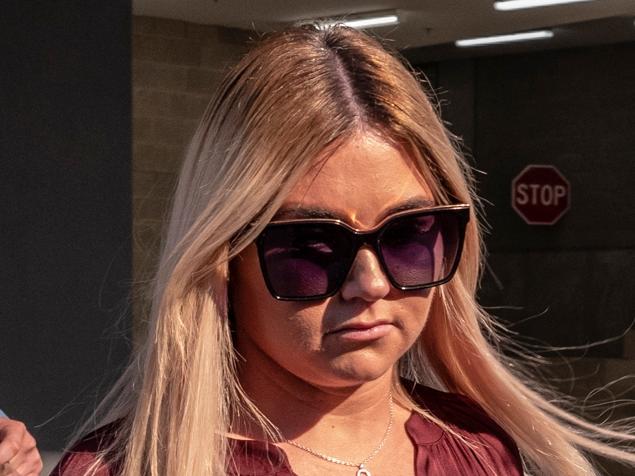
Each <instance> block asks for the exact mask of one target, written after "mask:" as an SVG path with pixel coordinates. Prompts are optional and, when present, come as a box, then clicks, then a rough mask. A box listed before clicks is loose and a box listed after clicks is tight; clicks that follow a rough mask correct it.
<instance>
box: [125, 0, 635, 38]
mask: <svg viewBox="0 0 635 476" xmlns="http://www.w3.org/2000/svg"><path fill="white" fill-rule="evenodd" d="M492 4H493V0H392V1H391V0H374V1H373V0H320V1H310V0H133V12H134V14H135V15H145V16H153V17H161V18H172V19H179V20H185V21H189V22H194V23H203V24H210V25H222V26H228V27H237V28H243V29H250V30H256V31H259V32H263V31H269V30H274V29H280V28H282V27H284V26H285V25H288V24H291V23H294V22H297V21H299V20H304V19H311V18H322V17H341V16H345V15H351V14H356V13H365V12H373V11H382V10H396V11H397V13H398V15H399V17H400V24H399V25H397V26H391V27H383V28H376V29H374V30H373V31H374V32H376V33H377V34H378V35H379V36H381V37H384V38H387V39H390V40H392V41H394V46H395V47H397V48H399V49H405V48H417V47H424V46H430V45H441V44H446V43H451V42H453V41H454V40H457V39H461V38H469V37H475V36H486V35H493V34H500V33H511V32H517V31H525V30H532V29H536V28H542V27H553V26H560V25H561V26H565V25H570V24H577V23H581V24H586V25H587V28H586V33H585V34H586V38H587V42H588V40H589V34H591V36H593V35H592V30H593V29H594V28H589V27H588V25H593V23H589V22H591V21H593V20H600V19H607V18H611V17H620V18H621V21H622V23H624V22H625V21H628V25H629V33H631V31H630V27H632V36H631V39H633V40H635V25H633V22H632V19H635V0H596V1H590V2H583V3H578V4H568V5H567V4H565V5H559V6H550V7H543V8H534V9H528V10H518V11H514V12H499V11H495V10H494V8H493V6H492ZM598 25H600V26H598V28H597V29H598V30H603V31H598V35H599V36H601V37H602V38H604V41H606V37H607V31H605V30H604V29H603V28H602V27H601V25H606V22H604V23H598ZM589 30H591V33H589ZM611 30H612V29H611V28H610V27H609V31H608V33H610V31H611ZM556 33H557V32H556ZM622 36H623V32H622ZM620 41H623V40H620Z"/></svg>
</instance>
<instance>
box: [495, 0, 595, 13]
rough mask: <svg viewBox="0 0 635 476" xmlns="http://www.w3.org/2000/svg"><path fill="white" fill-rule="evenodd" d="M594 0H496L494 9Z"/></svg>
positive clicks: (505, 9) (589, 0)
mask: <svg viewBox="0 0 635 476" xmlns="http://www.w3.org/2000/svg"><path fill="white" fill-rule="evenodd" d="M591 1H593V0H504V1H500V2H494V9H495V10H500V11H504V12H506V11H510V10H522V9H524V8H536V7H549V6H551V5H561V4H565V3H578V2H591Z"/></svg>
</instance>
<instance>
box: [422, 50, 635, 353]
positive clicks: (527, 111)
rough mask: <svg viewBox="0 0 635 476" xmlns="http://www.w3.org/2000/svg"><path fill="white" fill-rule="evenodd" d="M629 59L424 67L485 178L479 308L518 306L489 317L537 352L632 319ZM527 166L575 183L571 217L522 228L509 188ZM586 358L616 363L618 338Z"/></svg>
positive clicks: (602, 55) (546, 57) (586, 53)
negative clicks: (534, 343)
mask: <svg viewBox="0 0 635 476" xmlns="http://www.w3.org/2000/svg"><path fill="white" fill-rule="evenodd" d="M634 54H635V44H634V43H623V44H616V45H606V46H599V47H594V48H583V49H582V48H581V49H570V50H559V51H549V52H541V53H532V54H525V55H515V56H500V57H494V58H483V59H471V60H458V61H449V62H445V63H444V62H440V63H434V64H428V65H422V70H423V71H424V72H426V73H427V74H428V76H429V78H430V80H431V81H432V82H433V84H434V86H435V88H436V90H437V95H438V98H439V100H440V101H441V103H442V105H443V116H444V119H445V120H447V121H448V122H449V123H450V129H451V130H452V131H453V132H455V133H456V134H458V135H459V136H462V137H463V139H464V141H465V144H466V151H467V154H468V156H471V157H472V163H473V165H474V166H475V167H476V169H478V170H479V171H481V172H482V173H481V172H479V173H477V177H478V181H479V187H478V188H479V193H480V194H481V195H482V196H483V197H484V199H485V204H486V205H485V212H486V218H487V221H488V222H489V224H490V226H491V231H490V232H489V233H488V235H487V237H486V242H487V245H488V249H489V251H490V257H489V260H488V261H489V269H488V272H487V273H486V275H485V280H484V286H483V290H482V292H481V297H482V300H483V302H484V303H485V304H486V305H490V306H513V307H520V309H513V310H504V309H503V310H498V311H496V314H498V315H500V316H501V317H503V318H504V319H508V320H509V321H510V322H512V323H514V329H515V330H518V331H519V332H521V333H522V334H524V335H527V336H530V337H532V338H535V339H539V340H540V341H542V342H544V343H549V344H552V345H559V346H575V345H584V344H587V343H589V342H592V341H599V340H603V339H608V338H610V337H614V336H618V335H619V334H620V333H622V332H624V331H625V330H626V329H627V328H628V326H629V324H630V323H631V322H632V320H633V319H635V314H634V311H635V296H634V295H633V293H632V292H631V289H633V287H634V285H635V276H633V274H632V273H630V272H629V270H630V269H632V268H633V266H634V265H635V251H634V248H635V213H633V212H632V210H630V203H632V202H633V199H635V189H634V188H633V187H632V182H633V180H634V179H635V166H633V163H632V158H633V157H632V154H633V152H632V151H633V150H634V148H635V136H634V135H633V133H632V125H633V124H635V88H633V84H635V63H634V62H633V61H632V58H633V57H634ZM532 163H538V164H552V165H555V166H557V167H558V169H559V170H560V171H561V172H562V173H563V174H564V175H565V176H566V177H567V178H568V180H569V181H570V183H571V190H572V192H571V194H572V205H571V209H570V210H569V212H568V213H567V214H566V215H565V216H564V217H563V218H562V219H561V220H560V221H559V222H558V223H557V224H555V225H554V226H531V225H527V224H526V223H525V222H524V221H523V220H522V219H521V218H520V217H519V216H518V215H517V214H516V212H515V211H514V210H513V209H512V207H511V182H512V180H513V178H514V177H515V176H516V175H517V174H518V173H519V172H520V171H521V170H522V169H523V168H524V167H525V166H526V165H528V164H532ZM543 312H544V314H543ZM538 314H542V315H541V316H539V317H535V318H533V319H528V318H530V317H531V316H535V315H538ZM520 321H524V322H522V323H521V322H520ZM578 353H580V352H578ZM588 355H592V356H597V357H614V358H615V357H617V358H619V357H622V356H623V355H624V349H623V340H622V339H617V340H616V341H614V342H611V343H607V344H605V345H601V346H598V347H593V348H591V349H589V350H588Z"/></svg>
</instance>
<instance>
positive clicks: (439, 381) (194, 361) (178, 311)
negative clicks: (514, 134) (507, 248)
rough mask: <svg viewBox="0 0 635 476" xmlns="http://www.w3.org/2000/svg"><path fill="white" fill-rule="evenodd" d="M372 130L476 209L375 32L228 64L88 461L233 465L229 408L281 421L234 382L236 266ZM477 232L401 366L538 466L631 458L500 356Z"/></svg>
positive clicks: (297, 36) (190, 469) (437, 126)
mask: <svg viewBox="0 0 635 476" xmlns="http://www.w3.org/2000/svg"><path fill="white" fill-rule="evenodd" d="M363 129H368V130H372V131H374V132H377V133H379V134H381V135H382V137H384V138H385V139H386V140H388V141H392V142H394V143H395V144H399V145H400V146H403V147H406V148H407V150H408V151H409V152H410V154H411V155H412V157H413V158H414V159H415V161H416V163H417V164H418V168H419V169H420V171H421V173H422V174H423V175H424V177H425V178H426V180H427V182H428V183H429V184H430V185H431V187H432V189H433V193H434V195H435V199H436V200H437V201H438V202H439V203H457V202H461V203H470V204H472V205H475V206H476V205H478V204H477V203H476V198H475V195H474V187H473V183H472V178H471V171H470V168H469V167H468V165H467V164H466V162H465V161H464V159H463V158H462V157H461V155H460V154H459V153H458V152H457V147H456V145H455V144H454V141H453V139H452V137H451V135H450V134H449V133H448V132H447V131H446V130H445V128H444V126H443V124H442V122H441V121H440V119H439V117H438V114H437V112H436V111H435V109H434V107H433V105H432V103H431V101H429V99H428V98H427V96H426V92H425V91H424V89H423V87H422V85H421V82H420V81H418V80H417V78H416V77H415V76H414V75H413V74H411V73H410V72H409V71H408V69H407V68H406V67H405V66H404V65H403V63H402V62H400V61H399V60H398V59H397V58H396V57H395V56H392V55H390V54H388V53H387V52H386V51H385V50H384V49H383V48H382V46H381V45H380V44H379V43H378V42H376V41H375V40H373V39H371V38H369V37H368V36H366V35H364V34H362V33H359V32H357V31H355V30H352V29H349V28H345V27H341V26H337V27H332V28H329V29H326V30H320V29H317V28H315V27H299V28H293V29H289V30H287V31H284V32H281V33H277V34H273V35H270V36H269V37H267V38H265V39H264V40H263V41H262V42H261V43H260V45H259V46H258V48H256V49H254V50H252V51H251V52H250V53H249V54H247V55H246V56H245V57H244V58H243V59H242V61H240V62H239V64H238V65H237V66H235V67H234V68H233V69H232V70H231V72H230V74H229V75H228V76H227V77H226V79H225V80H224V82H223V83H222V85H221V86H220V88H219V90H218V92H217V95H216V97H215V99H214V100H213V101H212V102H211V103H210V105H209V107H208V109H207V111H206V112H205V114H204V117H203V119H202V121H201V123H200V126H199V127H198V130H197V131H196V134H195V136H194V139H193V141H192V143H191V145H190V148H189V150H188V153H187V155H186V158H185V161H184V163H183V166H182V170H181V173H180V176H179V181H178V186H177V189H176V193H175V196H174V200H173V204H172V208H171V214H170V217H169V224H168V227H167V230H166V237H165V240H164V243H163V247H162V252H161V257H160V261H159V264H158V269H157V272H156V278H155V280H154V283H153V291H152V308H151V311H150V325H149V329H148V337H147V340H146V342H145V343H144V344H143V346H142V348H141V349H140V350H139V351H138V352H137V353H136V354H135V356H134V358H133V361H132V363H131V364H130V366H129V367H128V369H127V370H126V372H125V373H124V375H123V376H122V377H121V379H120V380H119V381H118V383H117V385H116V387H115V388H114V389H113V390H112V391H111V392H110V394H109V395H108V396H107V398H106V399H105V400H104V402H103V403H102V405H101V410H100V412H99V415H100V416H98V417H95V418H96V420H95V422H94V424H93V425H90V426H93V427H95V426H99V425H102V424H104V423H107V422H110V421H113V420H117V419H119V420H120V421H119V423H118V428H119V429H118V431H117V433H116V435H115V436H114V439H113V441H112V443H111V444H110V446H109V447H108V448H106V449H105V450H104V451H103V453H101V454H100V455H99V458H98V461H97V464H95V465H93V470H94V469H95V468H96V467H97V466H98V464H99V463H101V462H102V461H112V460H120V461H122V469H123V475H125V476H137V475H141V474H143V475H150V476H159V475H174V474H187V475H193V476H202V475H210V474H211V475H214V476H219V475H224V474H226V471H227V467H228V465H229V464H231V462H230V461H228V458H227V451H228V447H227V445H228V442H227V438H226V436H225V435H226V433H227V432H228V431H229V428H230V426H231V422H232V420H233V418H236V417H237V416H238V415H239V414H240V415H247V416H249V417H250V418H253V419H255V420H256V421H258V422H260V423H261V425H262V426H263V428H264V429H265V431H267V432H268V433H271V432H272V429H271V427H270V425H269V424H268V422H267V421H266V419H265V418H264V417H263V416H262V415H261V414H260V413H259V411H258V409H257V408H256V407H255V406H254V405H253V404H252V403H251V402H250V401H249V399H248V398H247V396H246V395H245V394H244V393H243V391H242V389H241V386H240V382H239V380H238V377H237V372H236V355H235V352H234V349H233V347H232V339H231V329H230V322H229V319H228V279H229V261H230V260H231V259H232V258H233V257H235V256H236V255H237V254H238V253H240V252H241V251H242V250H243V249H244V248H245V247H246V246H247V245H249V244H250V243H251V242H253V241H254V239H255V238H256V236H257V235H258V234H259V232H260V231H261V230H262V229H263V227H264V226H265V225H266V224H267V223H268V222H269V221H270V220H271V218H272V216H273V214H274V213H275V211H276V209H277V208H278V207H279V206H280V204H281V203H282V200H283V199H284V198H285V196H286V195H287V194H288V193H289V191H290V189H291V188H292V187H293V185H294V184H295V183H296V182H297V181H298V180H299V179H300V177H302V176H303V175H304V174H305V173H306V172H307V170H308V168H309V167H311V164H312V163H313V161H314V159H315V158H316V157H317V156H318V155H322V156H323V155H324V153H325V151H326V153H327V154H328V152H329V151H334V150H336V149H337V147H338V146H339V145H341V144H342V143H344V142H345V141H347V140H348V139H349V138H350V137H352V136H353V134H355V133H357V132H359V131H361V130H363ZM476 208H477V207H476ZM473 209H475V208H474V207H473ZM480 234H481V232H480V229H479V224H478V220H477V219H476V216H474V215H473V216H472V219H471V221H470V223H469V225H468V229H467V232H466V240H465V245H464V246H465V247H464V253H463V258H462V261H461V263H460V266H459V268H458V271H457V273H456V275H455V277H454V278H453V279H452V281H451V282H449V283H447V284H445V285H443V286H441V287H440V288H439V289H438V292H437V293H435V296H436V297H435V300H434V302H433V304H432V309H431V314H430V317H429V320H428V324H427V325H426V328H425V330H424V332H423V333H422V335H421V336H420V339H419V340H418V342H417V343H416V344H415V346H414V347H413V348H412V349H411V350H410V351H408V353H407V354H406V355H405V356H404V357H402V359H401V361H400V362H399V369H400V372H401V374H402V375H404V376H406V377H408V378H410V379H412V380H415V381H417V382H421V383H424V384H429V385H432V386H437V387H442V388H445V389H447V390H449V391H452V392H457V393H461V394H464V395H467V396H468V397H470V398H472V399H473V400H475V401H476V402H477V403H479V404H480V405H481V406H482V407H483V408H484V409H485V410H486V411H487V413H488V414H489V415H490V416H491V417H492V418H493V419H494V420H495V421H496V422H497V423H498V424H500V425H501V426H502V427H503V428H504V429H505V430H506V431H507V432H508V433H509V434H510V435H511V436H512V437H513V439H514V440H515V441H516V443H517V444H518V446H519V448H520V451H521V454H522V456H523V459H524V462H525V464H526V469H527V470H528V471H532V472H533V471H535V472H536V473H538V474H548V475H582V474H588V475H591V474H596V473H595V470H594V469H593V466H592V464H591V463H590V462H589V461H588V460H587V458H586V457H585V456H584V454H583V451H588V452H593V453H597V454H599V455H604V456H608V457H610V458H614V459H616V460H620V461H623V462H626V463H629V464H635V456H634V455H633V453H632V452H629V451H628V450H627V449H626V448H624V447H619V445H618V443H620V442H624V441H633V439H634V437H633V436H632V427H630V429H628V428H626V425H624V428H622V429H621V430H619V429H617V427H615V428H611V427H609V426H605V427H600V426H596V425H593V424H591V423H588V422H586V421H584V420H582V419H580V418H579V417H577V416H574V415H573V414H572V413H568V412H567V411H565V410H562V409H561V408H559V407H557V406H555V405H554V404H552V403H550V401H549V399H548V398H546V397H545V396H543V395H541V388H542V387H541V385H539V384H537V383H534V382H533V381H532V380H531V378H530V377H529V376H528V373H527V372H525V371H523V370H522V367H521V366H520V363H519V362H515V361H513V360H512V359H511V358H509V357H506V356H504V355H503V353H502V350H501V348H502V346H503V345H504V344H506V343H507V340H508V338H507V337H506V336H505V333H504V330H503V329H502V328H501V327H500V325H499V324H497V323H496V321H495V320H494V319H492V318H491V317H490V316H488V314H487V313H485V312H484V311H483V310H482V309H481V308H480V307H479V305H478V304H477V302H476V300H475V293H476V289H477V285H478V281H479V273H480V268H481V261H482V256H483V250H482V245H481V237H480ZM423 415H424V417H426V418H432V417H431V416H430V415H428V414H426V413H425V412H424V413H423ZM440 424H442V425H443V422H440ZM88 428H89V425H86V426H85V427H84V428H83V431H85V430H87V429H88ZM274 430H275V429H274ZM611 442H613V444H611Z"/></svg>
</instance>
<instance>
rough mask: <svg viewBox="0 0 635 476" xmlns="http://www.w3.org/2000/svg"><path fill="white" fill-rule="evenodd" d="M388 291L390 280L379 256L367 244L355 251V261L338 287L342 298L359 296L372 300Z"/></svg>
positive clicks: (383, 295) (347, 298)
mask: <svg viewBox="0 0 635 476" xmlns="http://www.w3.org/2000/svg"><path fill="white" fill-rule="evenodd" d="M389 292H390V281H389V280H388V277H387V276H386V274H385V273H384V270H383V269H382V267H381V263H380V262H379V258H377V255H376V254H375V253H374V252H373V250H372V249H371V248H369V247H368V246H363V247H362V248H360V249H359V251H358V252H357V256H355V261H354V262H353V265H352V266H351V270H350V271H349V273H348V276H347V277H346V281H344V284H343V285H342V288H341V289H340V293H341V295H342V298H343V299H345V300H347V301H348V300H350V299H354V298H361V299H363V300H365V301H368V302H372V301H377V300H378V299H382V298H383V297H385V296H386V295H387V294H388V293H389Z"/></svg>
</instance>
